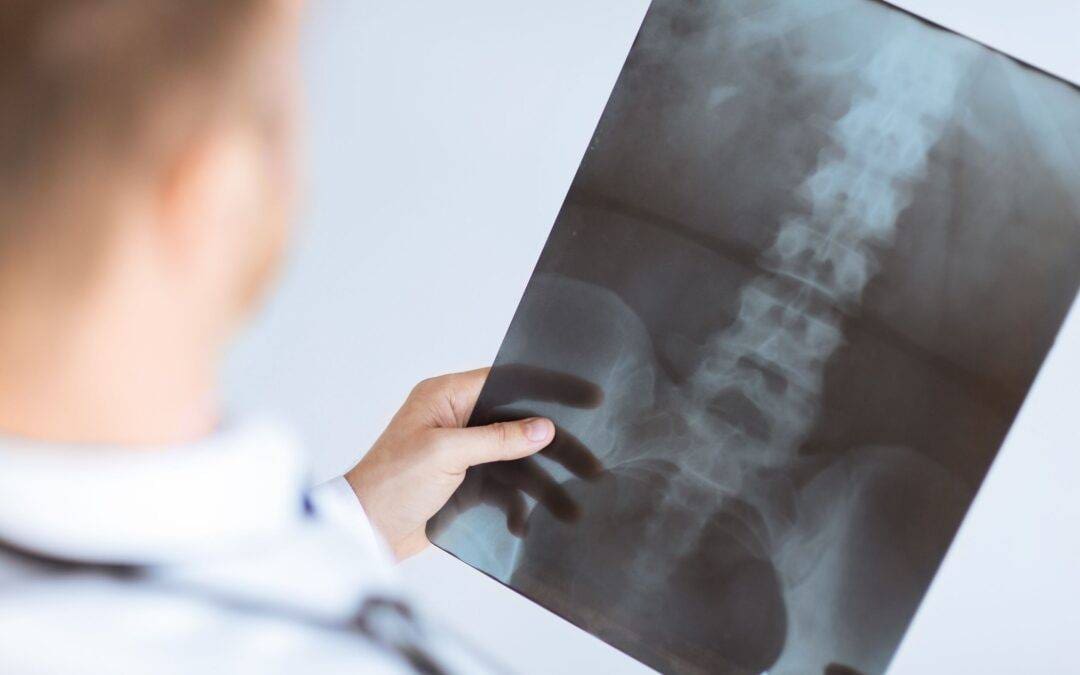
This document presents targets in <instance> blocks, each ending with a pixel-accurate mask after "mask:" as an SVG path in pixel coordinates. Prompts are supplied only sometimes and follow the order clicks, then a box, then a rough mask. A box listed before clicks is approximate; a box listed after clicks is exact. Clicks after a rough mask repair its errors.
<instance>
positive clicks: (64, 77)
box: [0, 0, 270, 236]
mask: <svg viewBox="0 0 1080 675" xmlns="http://www.w3.org/2000/svg"><path fill="white" fill-rule="evenodd" d="M269 3H270V0H0V236H2V235H3V234H4V230H9V231H10V229H11V228H13V227H15V226H16V224H15V223H13V222H12V221H17V220H19V219H21V217H22V216H23V215H25V213H26V212H27V211H28V210H35V208H36V206H37V205H40V204H41V203H42V202H43V201H48V200H49V199H51V198H53V197H55V196H56V195H57V194H59V193H62V192H70V191H71V188H72V186H71V185H70V183H73V182H82V183H84V184H86V185H85V189H87V190H93V189H96V188H95V187H94V185H96V183H97V181H95V180H92V179H93V178H94V177H95V176H97V177H98V178H100V179H101V180H103V181H104V180H106V178H107V176H108V175H109V172H111V171H116V170H118V169H119V168H121V167H123V168H124V169H125V170H132V169H135V170H137V171H139V170H148V171H152V170H153V169H154V167H153V166H152V162H153V161H154V159H155V158H157V157H158V156H159V155H161V154H162V152H163V148H164V147H165V146H164V145H161V144H167V143H169V142H173V143H176V142H178V140H179V139H176V138H174V139H171V141H170V139H168V138H163V137H161V134H160V133H157V132H158V131H160V129H159V130H155V129H153V128H152V127H153V126H154V125H158V126H162V121H161V119H162V117H163V116H164V117H170V116H171V117H174V118H175V119H174V120H173V122H175V124H173V125H172V126H171V130H172V133H173V134H174V135H182V134H183V133H184V129H185V128H186V129H190V128H191V127H192V124H194V121H195V120H196V119H197V118H198V117H199V115H203V116H205V115H206V114H208V111H209V110H211V109H212V108H213V104H214V103H216V102H219V101H220V100H221V97H223V96H226V91H225V90H224V88H225V87H226V86H227V84H228V80H229V78H230V72H231V71H235V70H236V66H237V65H238V63H239V61H240V60H241V58H240V57H241V54H242V53H243V49H244V45H245V38H246V37H250V36H251V35H252V34H253V33H254V31H253V30H251V27H252V26H253V25H255V24H256V23H257V22H258V20H259V19H260V18H261V13H262V12H263V11H264V10H265V9H266V6H267V5H268V4H269ZM180 94H183V95H184V96H181V95H180ZM155 134H157V135H156V136H155ZM165 136H168V134H165ZM155 143H156V144H158V145H155ZM78 215H79V214H77V213H73V214H72V217H78Z"/></svg>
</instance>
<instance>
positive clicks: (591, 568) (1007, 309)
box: [430, 0, 1080, 675]
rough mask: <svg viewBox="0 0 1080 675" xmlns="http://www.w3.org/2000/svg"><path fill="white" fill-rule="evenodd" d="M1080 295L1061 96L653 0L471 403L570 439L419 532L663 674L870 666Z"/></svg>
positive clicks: (802, 17)
mask: <svg viewBox="0 0 1080 675" xmlns="http://www.w3.org/2000/svg"><path fill="white" fill-rule="evenodd" d="M1078 287H1080V92H1078V89H1077V88H1076V87H1075V86H1073V85H1072V84H1069V83H1067V82H1063V81H1061V80H1058V79H1055V78H1053V77H1051V76H1049V75H1047V74H1045V73H1042V72H1039V71H1037V70H1035V69H1033V68H1030V67H1028V66H1026V65H1024V64H1022V63H1020V62H1018V61H1016V60H1013V59H1011V58H1009V57H1007V56H1005V55H1002V54H1000V53H997V52H995V51H993V50H991V49H989V48H987V47H985V46H982V45H980V44H978V43H976V42H974V41H972V40H969V39H967V38H965V37H962V36H959V35H956V34H954V33H951V32H949V31H946V30H944V29H941V28H939V27H937V26H934V25H932V24H930V23H927V22H925V21H922V20H921V19H919V18H917V17H914V16H912V15H909V14H907V13H905V12H902V11H900V10H898V9H896V8H894V7H891V6H889V5H886V4H883V3H880V2H877V1H876V0H812V1H809V0H655V2H654V3H653V5H652V7H651V9H650V10H649V12H648V14H647V16H646V19H645V21H644V25H643V26H642V28H641V32H640V34H639V35H638V37H637V40H636V41H635V43H634V46H633V48H632V50H631V52H630V55H629V58H628V60H627V63H626V65H625V67H624V69H623V71H622V74H621V76H620V77H619V80H618V83H617V85H616V87H615V90H614V93H613V94H612V97H611V99H610V101H609V103H608V106H607V108H606V110H605V112H604V114H603V117H602V119H601V121H600V124H599V126H598V128H597V130H596V133H595V136H594V137H593V139H592V142H591V144H590V145H589V147H588V149H587V152H586V153H585V157H584V160H583V162H582V165H581V168H580V170H579V172H578V174H577V177H576V178H575V180H574V182H573V185H572V187H571V188H570V192H569V195H568V196H567V198H566V202H565V204H564V206H563V208H562V211H561V213H560V214H559V217H558V220H557V222H556V223H555V226H554V229H553V231H552V233H551V236H550V238H549V240H548V242H547V245H546V247H545V248H544V251H543V253H542V255H541V258H540V261H539V263H538V266H537V269H536V271H535V273H534V275H533V277H532V280H531V281H530V283H529V286H528V289H527V291H526V293H525V296H524V299H523V300H522V303H521V306H520V307H519V309H518V312H517V314H516V316H515V317H514V320H513V323H512V325H511V326H510V329H509V333H508V334H507V336H506V339H505V342H504V343H503V346H502V348H501V350H500V352H499V355H498V358H497V361H496V364H495V368H494V369H493V372H492V375H491V378H490V380H489V382H488V385H487V386H486V388H485V390H484V392H483V394H482V395H481V397H480V401H479V403H478V405H477V408H476V410H475V412H474V414H473V419H472V423H474V424H486V423H490V422H493V421H498V420H504V419H514V418H519V417H522V416H525V415H533V414H535V415H545V416H548V417H550V418H552V419H553V420H554V421H555V422H556V425H557V427H558V432H557V439H556V442H555V444H554V445H553V446H552V447H551V448H550V449H549V450H547V451H545V452H544V453H543V454H542V455H541V456H539V457H537V458H533V459H530V460H526V461H522V462H512V463H502V464H496V465H490V466H487V467H481V468H476V469H472V470H470V472H469V474H468V476H467V478H466V482H465V484H464V485H463V487H462V489H461V490H460V491H459V492H458V494H457V495H455V497H454V499H453V500H452V502H451V503H450V504H449V505H448V506H447V507H446V508H445V509H444V510H443V512H442V513H440V514H439V516H438V517H437V518H436V519H435V520H434V521H433V523H432V525H431V527H430V534H431V536H432V539H433V541H434V542H435V543H436V544H438V545H439V546H440V547H442V548H444V549H445V550H447V551H449V552H450V553H452V554H453V555H455V556H457V557H458V558H460V559H461V560H463V561H465V562H466V563H468V564H470V565H472V566H474V567H476V568H477V569H479V570H481V571H483V572H485V573H487V574H488V575H490V576H492V577H494V578H495V579H498V580H499V581H501V582H503V583H505V584H507V585H508V586H509V587H511V588H512V589H514V590H516V591H518V592H520V593H522V594H524V595H525V596H527V597H528V598H531V599H532V600H534V601H535V602H537V603H539V604H541V605H543V606H545V607H547V608H549V609H550V610H552V611H553V612H555V613H557V614H559V615H561V616H563V617H565V618H567V619H568V620H570V621H571V622H573V623H574V624H576V625H578V626H580V627H582V628H583V629H585V630H587V631H589V632H590V633H592V634H594V635H596V636H598V637H599V638H601V639H603V640H605V641H606V642H608V643H610V644H611V645H613V646H615V647H617V648H618V649H620V650H622V651H624V652H626V653H628V654H630V655H631V656H633V657H634V658H636V659H638V660H639V661H641V662H643V663H645V664H647V665H649V666H652V667H653V668H655V669H657V670H660V671H662V672H665V673H731V674H739V675H744V674H745V675H757V674H760V673H766V672H767V673H770V674H780V673H784V674H796V675H806V674H808V673H809V674H817V673H832V674H836V675H839V674H841V673H863V674H866V675H869V674H872V673H882V672H884V671H885V669H886V668H887V666H888V664H889V662H890V659H891V658H892V656H893V654H894V653H895V651H896V649H897V647H898V645H899V643H900V641H901V639H902V637H903V635H904V633H905V631H906V629H907V627H908V625H909V623H910V622H911V620H912V618H913V616H914V614H915V611H916V609H917V608H918V606H919V603H920V601H921V600H922V598H923V595H924V594H925V592H926V590H927V588H928V586H929V585H930V582H931V580H932V579H933V577H934V574H935V572H936V571H937V568H938V566H939V565H940V563H941V561H942V559H943V557H944V555H945V553H946V551H947V549H948V547H949V545H950V543H951V542H952V540H953V537H954V535H955V534H956V531H957V529H958V528H959V526H960V523H961V521H962V519H963V517H964V515H965V513H966V512H967V510H968V507H969V506H970V504H971V502H972V499H973V498H974V496H975V494H976V491H977V490H978V488H979V486H980V483H981V482H982V480H983V477H984V476H985V474H986V472H987V470H988V469H989V467H990V464H991V462H992V461H993V460H994V457H995V455H996V454H997V452H998V449H999V448H1000V447H1001V445H1002V443H1003V441H1004V439H1005V436H1006V433H1007V432H1008V430H1009V428H1010V426H1011V424H1012V422H1013V420H1014V418H1015V416H1016V414H1017V411H1018V410H1019V407H1020V405H1021V403H1022V402H1023V400H1024V398H1025V396H1026V394H1027V392H1028V389H1029V388H1030V386H1031V384H1032V382H1033V380H1034V378H1035V375H1036V373H1037V371H1038V369H1039V367H1040V365H1041V363H1042V361H1043V360H1044V358H1045V357H1046V354H1047V352H1048V350H1049V349H1050V347H1051V346H1052V344H1053V342H1054V339H1055V336H1056V335H1057V332H1058V330H1059V329H1060V326H1061V324H1062V322H1063V320H1064V317H1065V314H1066V313H1067V311H1068V309H1069V307H1070V305H1071V304H1072V302H1073V301H1074V298H1075V297H1076V294H1077V290H1078ZM957 630H962V627H960V626H958V627H957Z"/></svg>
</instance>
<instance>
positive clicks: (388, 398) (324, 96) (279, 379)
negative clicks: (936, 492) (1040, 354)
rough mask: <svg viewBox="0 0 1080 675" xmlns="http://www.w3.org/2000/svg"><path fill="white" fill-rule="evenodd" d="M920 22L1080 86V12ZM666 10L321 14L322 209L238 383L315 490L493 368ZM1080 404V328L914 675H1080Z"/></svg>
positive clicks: (431, 600)
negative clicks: (420, 389)
mask: <svg viewBox="0 0 1080 675" xmlns="http://www.w3.org/2000/svg"><path fill="white" fill-rule="evenodd" d="M901 4H902V5H904V6H905V7H908V8H910V9H912V10H914V11H916V12H918V13H921V14H923V15H925V16H928V17H929V18H932V19H935V20H937V21H939V22H941V23H944V24H945V25H947V26H949V27H952V28H955V29H958V30H960V31H961V32H964V33H966V34H969V35H972V36H974V37H977V38H979V39H981V40H983V41H984V42H988V43H990V44H992V45H994V46H997V47H1000V48H1001V49H1003V50H1004V51H1008V52H1010V53H1012V54H1014V55H1016V56H1018V57H1020V58H1022V59H1023V60H1026V61H1029V62H1032V63H1034V64H1036V65H1038V66H1040V67H1042V68H1044V69H1047V70H1050V71H1052V72H1055V73H1057V74H1059V75H1061V76H1063V77H1066V78H1067V79H1071V80H1073V81H1080V47H1078V43H1080V0H1028V1H1027V2H1016V1H1014V2H1006V1H1005V0H949V1H948V2H941V1H940V0H907V1H906V2H902V3H901ZM647 5H648V2H647V0H585V1H583V0H544V1H543V2H524V1H523V0H515V1H508V0H459V1H458V2H454V3H443V2H421V1H419V0H368V1H366V2H358V1H357V0H323V1H321V2H315V3H314V4H313V8H312V21H311V24H310V26H309V29H308V35H307V44H306V59H307V64H306V68H307V72H308V76H309V82H310V96H311V113H310V114H311V120H310V125H311V157H312V161H311V171H310V174H311V176H310V183H311V190H310V197H311V198H310V201H309V204H308V206H307V208H306V209H305V212H304V213H303V214H302V218H301V228H300V232H299V233H298V238H297V242H296V243H297V249H296V252H295V255H294V259H293V261H292V264H291V266H290V268H289V270H288V272H287V274H286V277H285V279H284V282H283V285H282V288H281V290H280V293H279V294H278V295H277V296H276V297H275V299H274V300H273V301H272V302H271V303H270V305H269V306H268V307H267V311H266V312H265V313H264V314H263V315H262V316H261V318H260V319H259V320H258V322H257V323H256V325H255V326H254V327H253V329H252V330H251V331H250V332H249V333H248V334H247V335H246V336H245V337H244V338H243V340H242V341H241V343H240V344H239V345H238V346H237V348H236V349H235V351H234V353H233V355H232V358H231V359H230V362H229V368H228V374H227V382H226V384H227V387H228V391H229V396H230V399H231V401H232V403H233V405H234V406H235V407H237V408H242V409H256V410H262V411H270V412H273V413H276V414H279V415H281V416H283V417H285V418H287V419H289V420H291V421H292V422H293V423H294V424H295V425H296V426H297V427H298V428H299V430H300V431H301V432H302V433H303V434H304V435H305V437H306V439H307V441H308V442H309V443H310V445H311V448H312V453H313V459H314V463H315V471H316V478H327V477H330V476H332V475H335V474H339V473H340V472H342V471H343V470H345V469H346V468H348V467H349V466H351V464H352V463H353V462H355V460H356V459H357V458H358V457H359V456H360V455H361V454H362V453H363V451H364V449H366V448H367V447H368V446H369V445H370V444H371V442H372V441H373V440H374V439H375V437H376V436H377V435H378V433H379V432H380V431H381V429H382V427H383V425H384V424H385V423H386V421H387V420H388V419H389V417H390V415H391V414H392V413H393V412H394V410H396V408H397V406H398V405H399V404H400V402H401V401H402V400H403V398H404V396H405V394H406V393H407V392H408V390H409V389H410V388H411V386H412V385H413V384H414V383H415V382H416V381H418V380H419V379H422V378H423V377H426V376H429V375H433V374H438V373H442V372H447V371H453V370H460V369H466V368H472V367H477V366H482V365H487V364H489V363H490V362H491V361H492V359H493V358H494V356H495V353H496V351H497V349H498V346H499V343H500V342H501V340H502V336H503V333H504V331H505V330H506V327H507V326H508V325H509V322H510V319H511V317H512V315H513V312H514V309H515V307H516V306H517V302H518V300H519V298H520V296H521V292H522V290H523V289H524V286H525V283H526V281H527V280H528V277H529V274H530V272H531V271H532V267H533V265H534V263H535V260H536V258H537V256H538V254H539V252H540V249H541V247H542V245H543V242H544V239H545V238H546V236H547V233H548V231H549V229H550V227H551V224H552V222H553V220H554V218H555V215H556V214H557V212H558V209H559V207H560V205H561V202H562V199H563V196H564V195H565V193H566V190H567V188H568V187H569V185H570V182H571V180H572V178H573V175H574V172H575V170H576V169H577V165H578V162H579V160H580V158H581V155H582V153H583V151H584V148H585V147H586V145H587V143H588V141H589V138H590V136H591V134H592V130H593V128H594V126H595V124H596V122H597V120H598V119H599V116H600V113H601V112H602V110H603V107H604V103H605V102H606V100H607V97H608V94H609V92H610V90H611V87H612V85H613V84H614V82H615V78H616V77H617V76H618V73H619V69H620V67H621V65H622V62H623V59H624V58H625V55H626V52H627V50H628V49H629V46H630V43H631V41H632V40H633V37H634V34H635V32H636V31H637V28H638V25H639V24H640V21H641V18H642V16H643V15H644V12H645V9H646V7H647ZM1078 105H1080V97H1078ZM1078 161H1080V158H1078ZM1077 189H1080V186H1077ZM1078 226H1080V224H1078ZM1078 255H1080V252H1078ZM1077 382H1080V314H1078V313H1077V312H1074V313H1073V316H1072V318H1071V319H1070V324H1069V326H1068V327H1067V328H1066V331H1065V333H1063V334H1062V336H1061V337H1060V338H1059V341H1058V347H1057V348H1056V349H1055V352H1054V353H1053V354H1052V356H1051V359H1050V361H1049V362H1048V364H1047V367H1046V368H1044V370H1043V373H1042V375H1040V379H1039V382H1038V384H1037V386H1036V389H1035V391H1034V392H1033V394H1032V397H1031V398H1030V399H1029V401H1028V403H1027V405H1025V408H1024V411H1023V413H1022V415H1021V418H1020V420H1019V421H1018V423H1017V425H1016V427H1015V428H1014V430H1013V433H1012V434H1011V436H1010V439H1009V441H1008V443H1007V445H1006V448H1005V449H1004V450H1003V451H1002V453H1001V455H1000V456H999V460H998V462H997V463H996V464H995V466H994V468H993V470H992V472H991V475H990V478H989V479H988V481H987V483H986V485H985V486H984V489H983V491H982V493H981V494H980V496H979V498H978V500H977V502H976V505H975V508H974V509H973V510H972V513H971V515H970V516H969V518H968V520H967V521H966V522H965V525H964V528H963V530H962V531H961V534H960V536H959V538H958V539H957V542H956V544H955V545H954V547H953V549H952V551H951V552H950V554H949V557H948V558H947V560H946V563H945V565H944V566H943V568H942V571H941V573H940V574H939V576H938V578H937V579H936V581H935V583H934V586H933V588H932V590H931V593H930V595H929V596H928V599H927V601H926V602H925V603H924V605H923V607H922V609H921V610H920V614H919V617H918V618H917V620H916V623H915V624H914V626H913V628H912V630H911V631H910V633H909V635H908V637H907V639H906V641H905V643H904V646H903V647H902V649H901V653H900V656H899V657H898V658H897V661H896V663H895V664H894V668H893V672H904V673H926V672H941V673H955V672H981V673H1012V672H1034V671H1035V670H1049V671H1052V672H1058V671H1070V670H1072V668H1073V667H1075V666H1074V665H1073V663H1072V655H1073V653H1074V652H1075V649H1073V648H1072V647H1071V643H1072V641H1073V640H1074V639H1075V638H1076V632H1077V631H1076V630H1074V629H1073V627H1075V626H1078V625H1080V620H1078V619H1077V617H1076V612H1077V608H1078V607H1080V580H1078V579H1077V574H1078V573H1077V571H1078V570H1080V543H1078V539H1080V496H1077V495H1076V494H1075V492H1074V489H1073V487H1072V486H1073V484H1074V483H1075V482H1076V478H1077V476H1078V475H1080V457H1078V455H1080V452H1078V451H1080V431H1077V426H1076V425H1075V424H1073V417H1074V416H1076V415H1078V414H1080V393H1077V387H1078V385H1077V384H1076V383H1077ZM403 571H404V573H405V575H406V577H407V578H408V580H409V582H410V583H411V584H412V585H413V587H414V588H415V589H416V591H417V593H418V594H422V595H424V596H426V600H427V603H428V605H429V606H430V607H431V608H433V610H434V611H435V612H436V613H440V614H441V615H442V616H443V617H444V618H446V619H447V620H448V621H450V622H452V623H453V624H454V625H455V626H457V628H458V629H459V630H460V631H461V632H462V633H464V634H466V635H468V636H470V637H471V638H472V639H473V640H474V641H476V642H479V643H483V645H484V647H485V648H486V649H487V650H488V651H489V652H490V653H492V654H494V655H495V656H496V658H498V659H500V660H501V661H503V662H504V663H507V664H510V665H512V666H513V668H514V669H515V670H517V671H520V672H524V673H559V672H606V673H613V672H627V673H630V672H643V671H645V670H646V669H644V668H643V667H642V666H640V665H637V664H636V663H635V662H633V661H632V660H630V659H629V658H627V657H625V656H623V655H621V654H620V653H618V652H616V651H615V650H613V649H611V648H609V647H607V646H606V645H604V644H603V643H601V642H599V641H597V640H595V639H593V638H592V637H590V636H588V635H587V634H585V633H583V632H581V631H579V630H578V629H576V628H574V627H573V626H570V625H569V624H567V623H565V622H563V621H561V620H559V619H557V618H556V617H554V616H552V615H551V614H549V613H547V612H546V611H545V610H543V609H541V608H539V607H537V606H535V605H532V604H531V603H529V602H528V601H526V600H524V599H522V598H520V597H519V596H517V595H515V594H514V593H512V592H510V591H508V590H506V589H504V588H503V587H501V586H499V585H498V584H496V583H494V582H492V581H490V580H489V579H487V578H486V577H484V576H483V575H481V574H479V573H478V572H475V571H473V570H471V569H469V568H467V567H465V566H464V565H462V564H460V563H458V562H456V561H454V560H453V559H451V558H450V557H449V556H447V555H445V554H443V553H441V552H439V551H434V550H432V551H429V552H428V553H426V554H424V555H422V556H420V557H418V558H417V559H414V560H413V561H410V562H409V563H407V564H406V565H405V566H404V567H403ZM1072 672H1075V671H1072Z"/></svg>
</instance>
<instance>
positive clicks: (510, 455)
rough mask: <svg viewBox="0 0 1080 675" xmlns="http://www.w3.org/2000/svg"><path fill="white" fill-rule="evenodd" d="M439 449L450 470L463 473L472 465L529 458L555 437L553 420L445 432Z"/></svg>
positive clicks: (499, 423)
mask: <svg viewBox="0 0 1080 675" xmlns="http://www.w3.org/2000/svg"><path fill="white" fill-rule="evenodd" d="M437 433H439V434H440V435H441V437H442V440H441V442H440V447H441V448H442V452H443V458H444V461H445V462H446V464H447V468H448V470H449V471H452V472H454V473H463V472H464V471H465V470H466V469H468V468H469V467H471V466H476V465H478V464H487V463H489V462H505V461H509V460H513V459H521V458H522V457H528V456H529V455H532V454H534V453H536V452H539V451H540V450H542V449H543V448H545V447H547V446H548V444H550V443H551V441H552V439H553V438H554V437H555V425H554V424H552V422H551V420H548V419H544V418H542V417H532V418H529V419H524V420H519V421H516V422H498V423H496V424H489V425H487V426H483V427H471V428H468V429H442V430H440V431H438V432H437Z"/></svg>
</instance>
